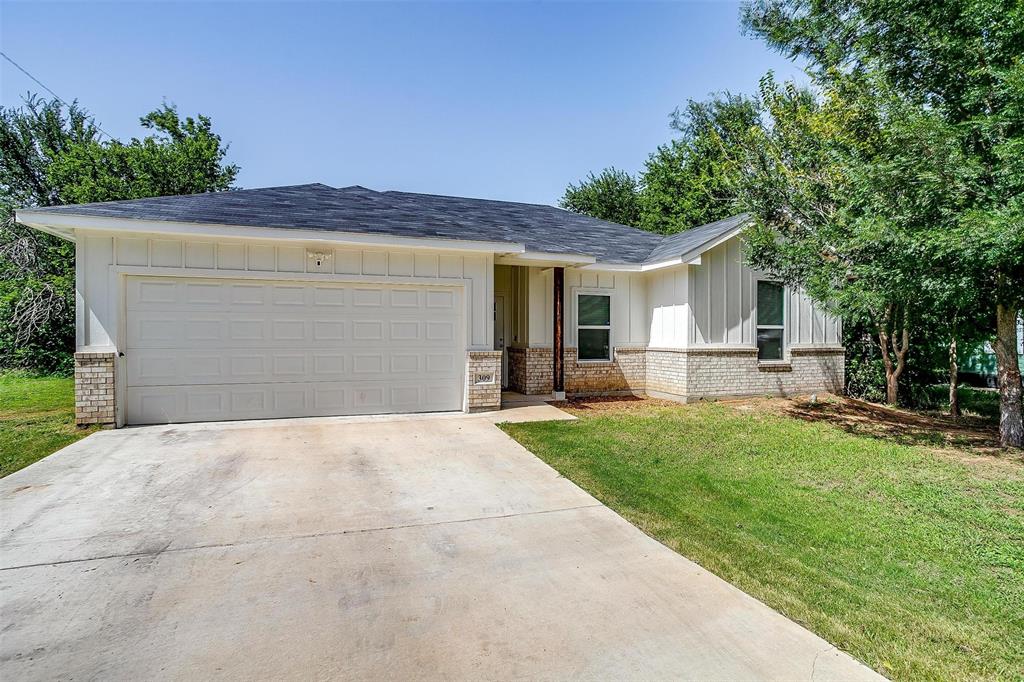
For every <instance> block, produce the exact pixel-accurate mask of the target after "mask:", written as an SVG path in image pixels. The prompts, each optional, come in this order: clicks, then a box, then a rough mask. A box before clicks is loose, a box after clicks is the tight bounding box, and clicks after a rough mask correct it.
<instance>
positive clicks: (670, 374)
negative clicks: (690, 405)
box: [644, 348, 689, 397]
mask: <svg viewBox="0 0 1024 682" xmlns="http://www.w3.org/2000/svg"><path fill="white" fill-rule="evenodd" d="M688 358H689V356H688V355H687V353H686V351H685V350H682V349H672V348H666V349H662V348H648V349H647V381H646V382H645V384H644V390H645V392H647V393H649V394H655V393H656V394H665V395H666V396H680V397H682V396H685V395H686V393H687V389H686V370H687V367H688Z"/></svg>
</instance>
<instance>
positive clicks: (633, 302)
mask: <svg viewBox="0 0 1024 682" xmlns="http://www.w3.org/2000/svg"><path fill="white" fill-rule="evenodd" d="M563 291H564V293H565V304H564V305H565V308H564V311H563V313H564V315H565V332H564V333H565V345H566V346H567V347H570V348H572V347H575V346H576V295H577V293H596V294H608V295H609V296H610V297H611V316H612V318H611V322H612V324H611V328H612V330H611V343H612V346H644V345H646V343H647V337H648V329H647V326H648V322H647V282H646V280H645V276H644V275H643V274H642V273H639V272H636V273H632V272H600V271H594V270H580V269H576V268H566V269H565V279H564V288H563ZM553 300H554V278H553V276H552V273H551V270H550V269H549V268H536V267H534V268H530V269H529V307H528V313H529V325H528V334H529V345H530V346H532V347H550V346H551V345H552V343H553V339H554V335H553V329H554V327H553V316H552V312H553V311H552V304H553Z"/></svg>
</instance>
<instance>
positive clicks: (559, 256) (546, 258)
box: [495, 250, 597, 268]
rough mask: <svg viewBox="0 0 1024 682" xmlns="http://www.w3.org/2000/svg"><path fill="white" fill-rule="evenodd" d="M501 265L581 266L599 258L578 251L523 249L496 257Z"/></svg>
mask: <svg viewBox="0 0 1024 682" xmlns="http://www.w3.org/2000/svg"><path fill="white" fill-rule="evenodd" d="M495 262H496V263H498V264H499V265H532V266H537V267H579V268H584V267H587V266H589V265H593V264H594V263H596V262H597V259H596V258H594V257H593V256H586V255H583V254H578V253H549V252H546V251H525V250H524V251H522V252H520V253H515V255H508V256H504V257H499V258H496V259H495Z"/></svg>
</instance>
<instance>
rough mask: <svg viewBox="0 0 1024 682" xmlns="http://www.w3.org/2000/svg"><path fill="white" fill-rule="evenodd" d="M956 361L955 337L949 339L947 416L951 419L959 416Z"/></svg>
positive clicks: (958, 377) (958, 379)
mask: <svg viewBox="0 0 1024 682" xmlns="http://www.w3.org/2000/svg"><path fill="white" fill-rule="evenodd" d="M956 359H957V358H956V337H955V336H953V337H950V339H949V414H950V416H952V417H959V416H960V396H959V395H958V393H957V387H958V385H959V383H960V374H959V368H958V367H957V364H956Z"/></svg>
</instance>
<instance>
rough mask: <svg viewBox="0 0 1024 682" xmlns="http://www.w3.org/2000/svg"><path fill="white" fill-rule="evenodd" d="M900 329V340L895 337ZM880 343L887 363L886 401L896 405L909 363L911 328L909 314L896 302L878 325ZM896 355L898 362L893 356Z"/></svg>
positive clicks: (887, 308) (890, 306)
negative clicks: (902, 378) (902, 377)
mask: <svg viewBox="0 0 1024 682" xmlns="http://www.w3.org/2000/svg"><path fill="white" fill-rule="evenodd" d="M897 329H900V335H899V341H898V342H897V341H896V340H895V339H894V337H895V336H896V330H897ZM878 345H879V347H880V348H881V351H882V364H883V365H885V402H886V403H887V404H889V405H896V404H897V402H898V400H899V388H900V375H901V374H903V369H904V368H905V367H906V365H907V351H908V350H910V329H909V327H908V326H907V314H906V311H905V310H902V309H900V307H899V306H897V305H896V304H894V303H890V304H889V305H888V306H886V308H885V316H884V318H883V320H882V322H880V323H879V325H878ZM893 355H895V356H896V362H893V361H892V356H893Z"/></svg>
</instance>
